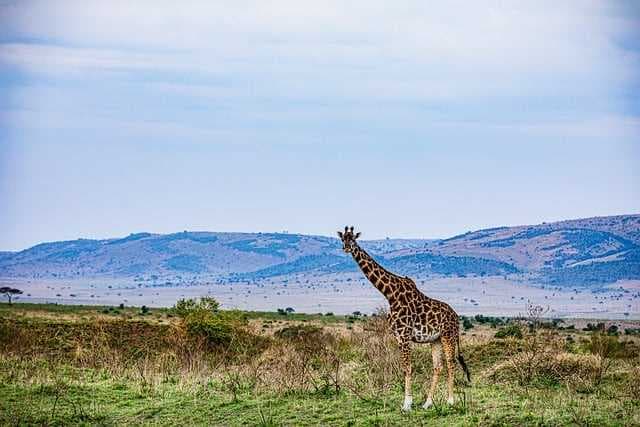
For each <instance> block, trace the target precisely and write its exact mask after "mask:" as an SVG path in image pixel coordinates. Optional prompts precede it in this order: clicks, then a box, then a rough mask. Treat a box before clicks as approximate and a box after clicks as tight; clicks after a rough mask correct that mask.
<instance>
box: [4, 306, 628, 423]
mask: <svg viewBox="0 0 640 427" xmlns="http://www.w3.org/2000/svg"><path fill="white" fill-rule="evenodd" d="M190 310H191V311H190ZM211 313H214V314H211ZM465 324H466V325H465V326H466V328H467V329H466V330H465V332H464V335H463V336H462V350H463V353H464V355H465V358H466V360H467V363H468V364H469V367H470V369H471V372H472V380H473V381H472V383H471V384H466V383H465V382H464V381H463V379H462V375H461V374H460V373H459V374H458V380H457V383H456V392H457V400H456V404H455V405H454V406H447V405H446V404H444V396H443V394H444V383H443V382H442V383H441V387H440V391H439V396H438V399H437V400H436V406H435V407H434V408H431V409H429V410H423V409H421V407H420V404H421V403H422V401H423V396H424V392H425V390H426V388H427V386H428V381H429V378H430V368H431V365H430V362H431V357H430V353H429V352H430V349H429V346H420V347H415V351H414V358H413V359H414V365H415V367H414V371H415V372H414V377H415V380H414V402H415V403H414V410H413V411H412V412H411V413H403V412H401V411H400V405H401V403H402V375H401V370H400V366H399V360H398V355H397V351H396V348H395V343H394V341H393V338H392V337H390V335H389V334H388V331H387V329H386V325H385V322H384V319H383V317H378V316H376V317H371V316H370V317H363V316H322V315H303V314H287V315H285V314H278V313H255V312H251V313H244V312H243V313H240V312H217V311H211V312H209V311H207V312H204V311H197V310H195V311H194V310H193V307H191V308H187V309H185V310H183V311H182V312H179V311H177V310H170V309H146V308H144V309H142V308H139V307H138V308H136V307H123V308H119V307H95V306H58V305H32V304H14V305H12V306H9V305H7V304H0V396H2V398H1V399H0V424H2V425H34V424H37V425H70V424H71V425H74V424H83V425H88V424H96V425H122V424H126V425H129V424H131V425H193V424H201V425H204V424H207V425H262V426H269V425H625V426H626V425H640V400H639V396H640V385H639V383H638V378H640V368H639V361H640V354H639V353H640V351H639V341H640V340H639V337H638V335H636V334H637V328H638V327H639V325H637V324H630V323H629V322H626V324H625V325H623V327H622V328H618V330H615V328H610V326H611V323H606V324H604V325H596V326H592V327H590V328H589V329H592V330H590V331H583V330H582V329H583V327H584V325H586V322H584V321H582V322H576V324H575V325H574V324H572V323H571V322H551V321H550V320H548V321H547V320H542V319H539V318H532V319H521V320H517V321H516V320H505V319H495V318H484V317H478V318H471V319H467V321H466V322H465ZM576 326H578V327H577V328H576ZM603 327H604V329H603ZM625 329H626V331H625ZM496 334H498V336H503V338H496V336H495V335H496Z"/></svg>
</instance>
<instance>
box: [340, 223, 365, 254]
mask: <svg viewBox="0 0 640 427" xmlns="http://www.w3.org/2000/svg"><path fill="white" fill-rule="evenodd" d="M338 236H339V237H340V240H342V249H343V250H344V251H345V252H346V253H348V254H350V253H351V251H353V248H354V247H355V246H356V239H357V238H358V237H360V232H358V233H354V232H353V226H352V227H351V228H349V227H345V228H344V232H342V231H338Z"/></svg>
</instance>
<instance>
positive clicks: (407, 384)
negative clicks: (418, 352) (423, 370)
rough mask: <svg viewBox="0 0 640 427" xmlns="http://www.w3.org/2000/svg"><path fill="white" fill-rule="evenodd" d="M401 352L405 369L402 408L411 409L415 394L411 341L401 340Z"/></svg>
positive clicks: (406, 410)
mask: <svg viewBox="0 0 640 427" xmlns="http://www.w3.org/2000/svg"><path fill="white" fill-rule="evenodd" d="M400 354H401V357H402V368H403V369H404V403H403V404H402V410H403V411H405V412H409V411H411V405H412V403H413V396H412V394H411V343H410V342H409V341H408V340H406V341H402V342H400Z"/></svg>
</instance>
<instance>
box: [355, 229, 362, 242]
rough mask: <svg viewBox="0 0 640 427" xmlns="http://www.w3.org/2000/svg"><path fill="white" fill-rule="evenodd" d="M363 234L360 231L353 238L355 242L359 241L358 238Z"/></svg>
mask: <svg viewBox="0 0 640 427" xmlns="http://www.w3.org/2000/svg"><path fill="white" fill-rule="evenodd" d="M361 234H362V233H360V232H359V231H358V232H357V233H356V235H355V236H353V239H354V240H355V239H357V238H358V237H360V235H361Z"/></svg>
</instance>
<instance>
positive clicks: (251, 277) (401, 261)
mask: <svg viewBox="0 0 640 427" xmlns="http://www.w3.org/2000/svg"><path fill="white" fill-rule="evenodd" d="M362 244H363V246H364V247H365V248H366V249H368V250H369V251H370V252H371V253H372V255H374V256H375V257H376V258H377V259H379V260H380V262H381V263H382V264H383V265H385V266H386V267H388V268H390V269H393V270H394V271H397V272H400V273H402V274H409V275H417V276H420V277H429V276H467V275H479V276H494V275H500V276H507V275H509V276H513V277H517V278H519V279H523V278H526V279H527V280H533V281H537V282H543V283H554V284H561V285H597V284H604V283H610V282H614V281H616V280H619V279H640V215H622V216H612V217H599V218H588V219H578V220H570V221H562V222H556V223H549V224H540V225H533V226H518V227H500V228H493V229H486V230H479V231H474V232H469V233H465V234H461V235H459V236H455V237H452V238H449V239H444V240H420V239H415V240H400V239H386V240H375V241H363V242H362ZM352 271H356V266H355V264H354V263H353V261H352V260H351V259H350V258H349V257H347V256H346V255H345V254H344V253H343V252H342V250H341V247H340V243H339V241H338V240H337V239H336V238H331V237H323V236H308V235H299V234H279V233H214V232H187V231H185V232H181V233H175V234H167V235H161V234H151V233H136V234H131V235H129V236H127V237H124V238H120V239H106V240H88V239H78V240H73V241H63V242H52V243H42V244H39V245H36V246H34V247H32V248H29V249H26V250H24V251H20V252H13V253H10V252H0V277H21V278H85V277H86V278H90V277H131V278H149V277H159V278H163V277H166V278H174V277H181V278H190V279H193V280H204V279H206V280H224V281H255V280H261V279H265V278H274V277H280V278H281V279H282V278H285V277H286V276H290V275H295V274H301V273H308V272H315V273H318V274H340V273H348V272H352Z"/></svg>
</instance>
